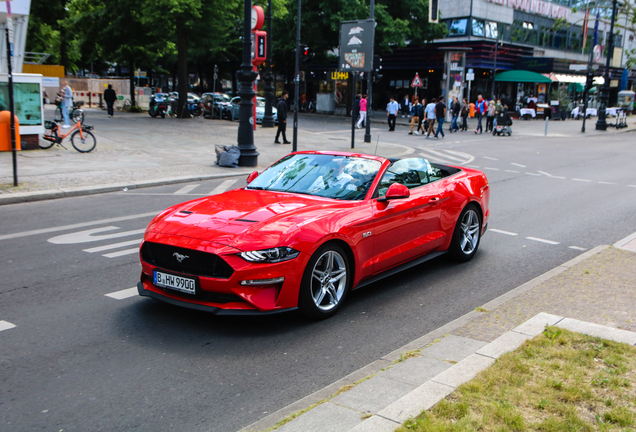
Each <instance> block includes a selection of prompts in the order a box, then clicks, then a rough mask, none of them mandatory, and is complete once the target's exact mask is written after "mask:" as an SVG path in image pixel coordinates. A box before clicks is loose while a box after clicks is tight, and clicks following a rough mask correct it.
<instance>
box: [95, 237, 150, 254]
mask: <svg viewBox="0 0 636 432" xmlns="http://www.w3.org/2000/svg"><path fill="white" fill-rule="evenodd" d="M140 244H141V239H136V240H130V241H125V242H120V243H113V244H107V245H105V246H98V247H94V248H90V249H83V251H84V252H88V253H95V252H103V251H105V250H108V249H117V248H120V247H124V246H131V245H137V246H139V245H140Z"/></svg>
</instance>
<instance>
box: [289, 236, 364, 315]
mask: <svg viewBox="0 0 636 432" xmlns="http://www.w3.org/2000/svg"><path fill="white" fill-rule="evenodd" d="M352 276H353V272H352V267H351V264H350V262H349V257H348V256H347V254H346V252H345V251H344V250H343V248H342V247H341V246H339V245H337V244H334V243H327V244H325V245H323V246H321V247H320V248H318V250H317V251H316V252H315V253H314V254H313V255H312V257H311V259H310V260H309V262H308V263H307V267H306V268H305V273H304V274H303V280H302V283H301V286H300V292H299V294H298V308H299V309H300V311H301V312H302V313H303V314H304V315H305V316H306V317H308V318H311V319H325V318H329V317H330V316H332V315H334V314H335V313H336V312H337V311H338V309H340V306H341V305H342V303H343V302H344V300H345V298H346V297H347V293H348V292H349V288H350V285H351V280H352Z"/></svg>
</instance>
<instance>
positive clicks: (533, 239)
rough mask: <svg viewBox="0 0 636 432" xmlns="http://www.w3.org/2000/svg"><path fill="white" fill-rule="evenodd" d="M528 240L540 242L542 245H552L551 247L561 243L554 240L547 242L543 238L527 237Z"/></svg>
mask: <svg viewBox="0 0 636 432" xmlns="http://www.w3.org/2000/svg"><path fill="white" fill-rule="evenodd" d="M526 238H527V239H528V240H532V241H536V242H540V243H547V244H551V245H558V244H559V242H555V241H552V240H546V239H542V238H537V237H526Z"/></svg>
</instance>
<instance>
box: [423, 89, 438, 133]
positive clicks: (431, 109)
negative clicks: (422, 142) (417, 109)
mask: <svg viewBox="0 0 636 432" xmlns="http://www.w3.org/2000/svg"><path fill="white" fill-rule="evenodd" d="M436 103H437V99H435V98H433V99H431V103H429V104H428V105H426V110H425V111H426V120H428V132H426V139H429V138H430V136H431V134H432V133H434V132H433V131H434V129H433V128H434V127H435V104H436Z"/></svg>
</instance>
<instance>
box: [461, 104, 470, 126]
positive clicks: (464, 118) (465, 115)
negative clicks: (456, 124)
mask: <svg viewBox="0 0 636 432" xmlns="http://www.w3.org/2000/svg"><path fill="white" fill-rule="evenodd" d="M460 112H461V116H462V129H461V131H462V132H466V131H467V130H468V114H470V105H469V104H468V99H466V98H464V100H463V102H462V108H461V111H460Z"/></svg>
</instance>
